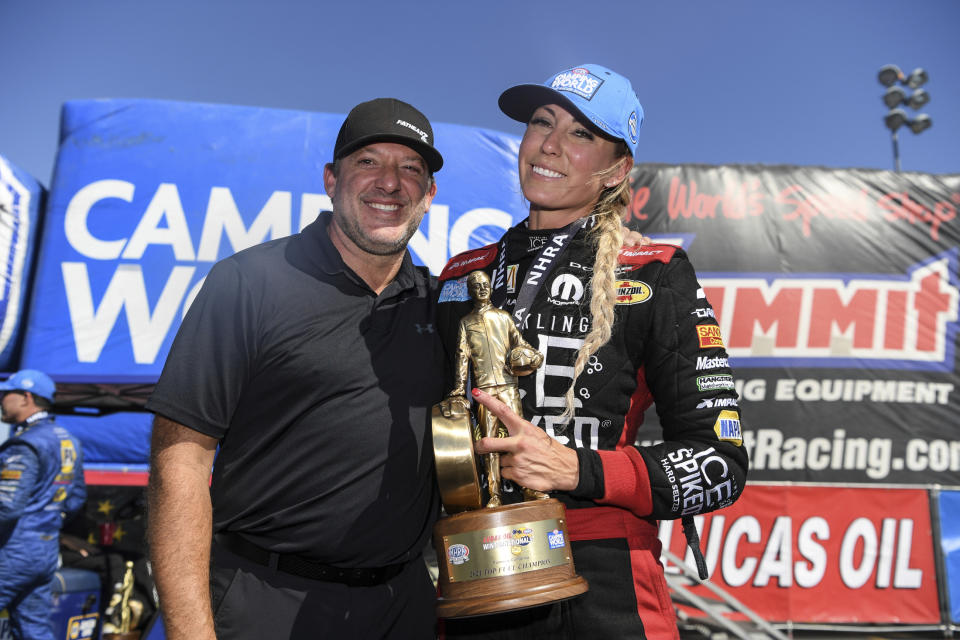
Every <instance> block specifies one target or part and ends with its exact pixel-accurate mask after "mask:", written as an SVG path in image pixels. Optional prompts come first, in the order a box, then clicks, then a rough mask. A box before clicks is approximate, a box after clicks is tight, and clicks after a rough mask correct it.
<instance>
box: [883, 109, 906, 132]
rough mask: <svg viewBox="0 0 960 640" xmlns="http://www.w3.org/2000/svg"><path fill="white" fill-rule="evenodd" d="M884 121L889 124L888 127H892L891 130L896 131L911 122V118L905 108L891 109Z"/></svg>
mask: <svg viewBox="0 0 960 640" xmlns="http://www.w3.org/2000/svg"><path fill="white" fill-rule="evenodd" d="M883 122H884V124H886V125H887V129H890V131H896V130H897V129H899V128H900V127H902V126H903V125H905V124H909V123H910V118H909V117H908V116H907V112H906V111H904V110H903V109H891V110H890V112H889V113H888V114H887V115H886V117H885V118H884V119H883Z"/></svg>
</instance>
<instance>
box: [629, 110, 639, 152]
mask: <svg viewBox="0 0 960 640" xmlns="http://www.w3.org/2000/svg"><path fill="white" fill-rule="evenodd" d="M627 128H628V129H629V130H630V142H632V143H633V144H637V112H636V111H631V112H630V117H629V118H628V119H627Z"/></svg>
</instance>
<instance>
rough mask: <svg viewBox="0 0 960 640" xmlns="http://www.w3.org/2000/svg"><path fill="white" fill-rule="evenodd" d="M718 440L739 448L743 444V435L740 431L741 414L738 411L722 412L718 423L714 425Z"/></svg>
mask: <svg viewBox="0 0 960 640" xmlns="http://www.w3.org/2000/svg"><path fill="white" fill-rule="evenodd" d="M713 430H714V431H715V432H716V433H717V438H719V439H720V440H723V441H724V442H732V443H733V444H735V445H737V446H738V447H739V446H740V445H741V444H743V434H742V433H741V431H740V414H739V413H737V412H736V411H721V412H720V415H719V416H717V421H716V422H715V423H714V424H713Z"/></svg>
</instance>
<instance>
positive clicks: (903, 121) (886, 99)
mask: <svg viewBox="0 0 960 640" xmlns="http://www.w3.org/2000/svg"><path fill="white" fill-rule="evenodd" d="M929 79H930V76H929V75H927V72H926V71H925V70H923V69H921V68H919V67H918V68H916V69H914V70H913V72H912V73H911V74H910V75H909V76H905V75H904V73H903V71H901V70H900V67H898V66H897V65H895V64H887V65H884V66H882V67H881V68H880V72H879V73H878V74H877V80H879V81H880V84H882V85H883V86H885V87H887V90H886V92H885V93H884V94H883V103H884V104H885V105H887V108H888V109H889V111H888V112H887V115H886V116H884V118H883V123H884V124H885V125H887V129H890V136H891V138H892V139H893V167H894V170H895V171H900V145H899V143H898V140H897V129H899V128H900V127H902V126H903V125H907V126H908V127H910V130H911V131H913V132H914V133H915V134H916V133H921V132H923V131H926V130H927V129H929V128H930V127H931V126H933V120H931V119H930V116H928V115H927V114H925V113H919V114H917V116H916V117H915V118H912V119H911V118H910V116H909V115H907V112H906V111H904V110H903V109H901V108H900V105H906V106H908V107H910V108H911V109H914V110H917V109H920V108H921V107H923V106H924V105H925V104H927V103H928V102H930V94H929V93H927V92H926V90H924V89H921V88H920V87H921V86H923V85H924V84H926V82H927V80H929ZM897 84H900V85H903V86H904V87H907V88H909V89H912V90H913V93H912V94H910V95H909V96H907V92H906V91H904V90H903V89H902V88H901V87H898V86H895V85H897Z"/></svg>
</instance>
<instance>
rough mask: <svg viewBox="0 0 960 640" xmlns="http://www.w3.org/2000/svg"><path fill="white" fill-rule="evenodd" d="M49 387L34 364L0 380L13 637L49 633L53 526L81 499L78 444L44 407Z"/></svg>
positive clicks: (1, 576) (0, 503) (4, 578)
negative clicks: (7, 433) (6, 433)
mask: <svg viewBox="0 0 960 640" xmlns="http://www.w3.org/2000/svg"><path fill="white" fill-rule="evenodd" d="M55 389H56V387H55V385H54V384H53V380H51V379H50V377H49V376H47V375H46V374H45V373H43V372H41V371H35V370H33V369H24V370H22V371H18V372H17V373H15V374H13V375H12V376H10V378H9V379H7V380H6V381H5V382H2V383H0V396H2V400H0V405H2V408H3V411H2V419H3V421H4V422H6V423H8V424H10V425H13V432H12V433H13V435H12V436H11V437H10V438H9V439H8V440H6V441H4V442H3V443H2V444H0V610H3V609H7V610H8V612H9V613H10V622H11V626H12V629H13V637H14V638H16V639H17V640H19V639H21V638H29V639H30V640H53V638H54V631H53V620H52V619H51V617H50V610H51V608H52V607H53V594H52V592H51V590H50V582H51V580H53V574H54V572H56V570H57V564H58V560H59V551H60V544H59V541H60V527H61V525H62V524H63V521H64V520H65V519H66V518H67V517H69V516H71V515H73V514H74V513H76V512H77V511H79V510H80V507H81V506H83V503H84V501H85V500H86V498H87V486H86V483H85V482H84V478H83V454H82V453H81V450H80V443H79V442H78V441H77V440H76V439H75V438H74V437H73V436H71V435H70V434H69V433H68V432H67V430H66V429H64V428H63V427H60V426H58V425H57V424H56V422H54V420H53V416H52V415H50V413H49V412H48V411H49V409H50V408H51V407H52V406H53V394H54V391H55Z"/></svg>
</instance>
